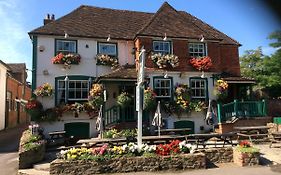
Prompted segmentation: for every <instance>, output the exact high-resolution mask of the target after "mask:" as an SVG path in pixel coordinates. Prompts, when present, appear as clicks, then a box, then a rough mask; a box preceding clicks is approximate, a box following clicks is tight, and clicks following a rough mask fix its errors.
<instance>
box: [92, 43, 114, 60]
mask: <svg viewBox="0 0 281 175" xmlns="http://www.w3.org/2000/svg"><path fill="white" fill-rule="evenodd" d="M97 48H98V54H105V55H110V56H115V57H117V55H118V47H117V43H103V42H98V47H97Z"/></svg>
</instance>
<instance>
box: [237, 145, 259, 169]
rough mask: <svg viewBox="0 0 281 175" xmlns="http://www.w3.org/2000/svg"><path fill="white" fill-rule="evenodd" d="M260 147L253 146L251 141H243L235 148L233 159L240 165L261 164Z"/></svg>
mask: <svg viewBox="0 0 281 175" xmlns="http://www.w3.org/2000/svg"><path fill="white" fill-rule="evenodd" d="M259 159H260V152H259V149H257V148H255V147H253V146H252V145H251V144H250V142H249V141H242V142H240V144H239V145H238V146H237V147H235V148H234V149H233V160H234V163H236V164H237V165H239V166H253V165H259Z"/></svg>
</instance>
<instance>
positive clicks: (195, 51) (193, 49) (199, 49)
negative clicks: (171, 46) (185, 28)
mask: <svg viewBox="0 0 281 175" xmlns="http://www.w3.org/2000/svg"><path fill="white" fill-rule="evenodd" d="M188 48H189V56H191V57H203V56H206V55H207V54H206V50H207V49H206V45H205V43H201V42H200V43H189V44H188Z"/></svg>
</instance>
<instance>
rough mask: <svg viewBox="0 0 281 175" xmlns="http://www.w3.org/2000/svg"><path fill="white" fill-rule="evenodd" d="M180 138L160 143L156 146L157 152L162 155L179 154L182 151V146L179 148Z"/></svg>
mask: <svg viewBox="0 0 281 175" xmlns="http://www.w3.org/2000/svg"><path fill="white" fill-rule="evenodd" d="M179 143H180V141H179V140H173V141H172V142H171V143H169V144H164V145H162V144H160V145H158V146H157V147H156V154H158V155H161V156H167V155H170V154H178V153H180V148H179Z"/></svg>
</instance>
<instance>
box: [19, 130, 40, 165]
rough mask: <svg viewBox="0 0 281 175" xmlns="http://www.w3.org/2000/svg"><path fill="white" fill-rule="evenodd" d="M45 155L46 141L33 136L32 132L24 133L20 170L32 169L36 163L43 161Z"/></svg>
mask: <svg viewBox="0 0 281 175" xmlns="http://www.w3.org/2000/svg"><path fill="white" fill-rule="evenodd" d="M44 155H45V141H44V140H41V139H40V137H39V136H35V135H32V134H31V131H30V130H26V131H24V132H23V134H22V137H21V139H20V147H19V168H20V169H23V168H29V167H32V165H33V164H34V163H37V162H39V161H41V160H43V158H44Z"/></svg>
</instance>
